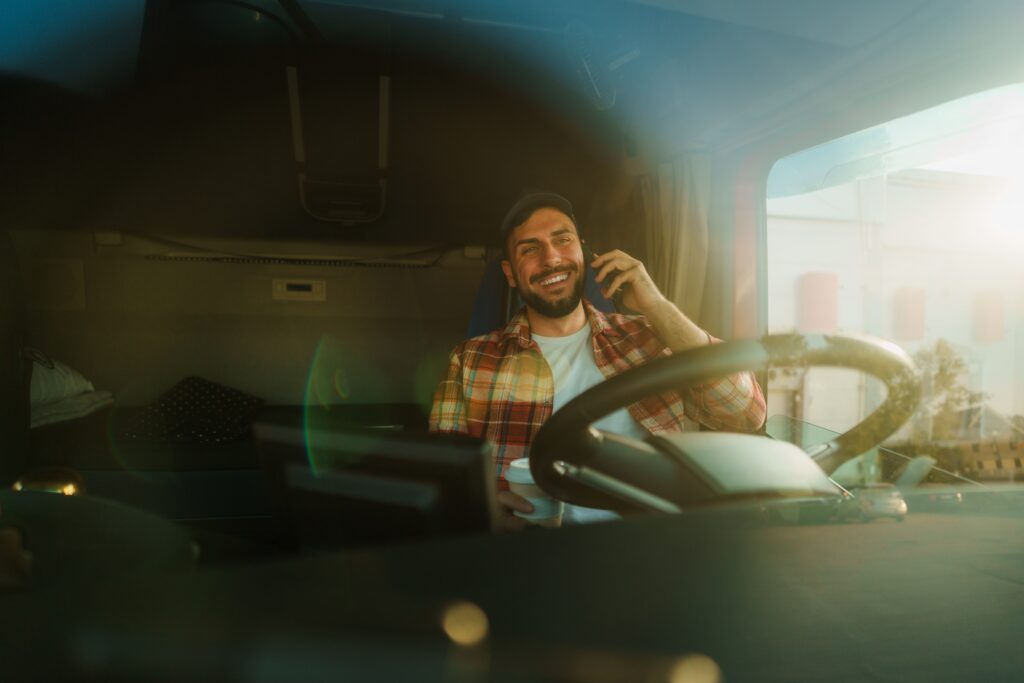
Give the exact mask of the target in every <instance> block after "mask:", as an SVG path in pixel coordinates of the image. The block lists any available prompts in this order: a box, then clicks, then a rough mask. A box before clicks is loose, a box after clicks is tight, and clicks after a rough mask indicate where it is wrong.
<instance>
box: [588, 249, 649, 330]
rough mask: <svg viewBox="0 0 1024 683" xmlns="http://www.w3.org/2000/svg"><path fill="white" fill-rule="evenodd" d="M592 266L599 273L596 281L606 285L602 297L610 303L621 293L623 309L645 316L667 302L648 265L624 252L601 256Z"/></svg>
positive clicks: (592, 262)
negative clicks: (616, 294) (617, 293)
mask: <svg viewBox="0 0 1024 683" xmlns="http://www.w3.org/2000/svg"><path fill="white" fill-rule="evenodd" d="M590 265H591V266H592V267H593V268H594V270H595V271H597V276H596V278H595V279H596V280H597V282H598V283H600V284H601V285H602V287H601V293H602V294H604V296H605V298H606V299H611V298H612V297H613V296H614V295H615V293H616V292H618V291H620V290H621V291H622V303H623V305H625V306H626V307H627V308H630V309H632V310H634V311H636V312H637V313H641V314H647V313H649V312H650V311H652V310H654V309H655V308H656V307H658V306H660V305H662V304H664V303H665V301H666V299H665V296H664V295H663V294H662V293H661V292H660V291H659V290H658V286H657V285H655V284H654V280H652V279H651V276H650V275H649V274H648V273H647V269H646V268H645V267H644V264H643V263H642V262H641V261H640V260H639V259H635V258H633V257H632V256H630V255H629V254H627V253H626V252H624V251H622V250H621V249H616V250H614V251H609V252H607V253H605V254H601V255H600V256H598V257H597V258H596V259H594V260H593V261H591V263H590Z"/></svg>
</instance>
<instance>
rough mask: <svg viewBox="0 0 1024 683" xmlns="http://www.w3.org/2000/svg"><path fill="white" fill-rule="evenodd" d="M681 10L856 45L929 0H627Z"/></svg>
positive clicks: (879, 33) (840, 43)
mask: <svg viewBox="0 0 1024 683" xmlns="http://www.w3.org/2000/svg"><path fill="white" fill-rule="evenodd" d="M629 1H630V2H632V3H634V4H640V5H647V6H649V7H656V8H659V9H664V10H670V11H673V12H679V13H682V14H690V15H694V16H699V17H704V18H706V19H713V20H715V21H720V22H724V23H728V24H736V25H739V26H746V27H749V28H756V29H761V30H764V31H771V32H773V33H779V34H783V35H789V36H794V37H798V38H804V39H806V40H814V41H818V42H822V43H828V44H831V45H835V46H838V47H856V46H858V45H862V44H864V43H866V42H868V41H869V40H871V39H873V38H876V37H877V36H879V35H881V34H883V33H884V32H885V31H887V30H889V29H890V28H892V27H894V26H896V25H898V24H899V23H900V22H901V21H903V20H904V19H906V18H907V17H908V16H910V15H911V14H913V13H914V12H915V11H917V10H918V9H920V8H921V7H923V6H924V5H927V4H929V3H930V2H931V0H857V2H850V0H773V1H772V2H761V1H757V2H751V1H750V0H629Z"/></svg>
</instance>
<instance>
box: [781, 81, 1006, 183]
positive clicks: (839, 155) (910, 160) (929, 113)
mask: <svg viewBox="0 0 1024 683" xmlns="http://www.w3.org/2000/svg"><path fill="white" fill-rule="evenodd" d="M1008 144H1010V145H1014V144H1015V145H1024V84H1014V85H1010V86H1005V87H1002V88H996V89H994V90H988V91H985V92H982V93H977V94H975V95H971V96H969V97H964V98H961V99H959V100H954V101H953V102H947V103H945V104H942V105H940V106H937V107H932V108H931V109H925V110H924V111H920V112H917V113H915V114H911V115H909V116H904V117H902V118H899V119H895V120H893V121H889V122H888V123H884V124H882V125H879V126H874V127H873V128H868V129H865V130H862V131H859V132H857V133H852V134H850V135H846V136H843V137H841V138H837V139H835V140H832V141H830V142H826V143H824V144H822V145H818V146H816V147H811V148H809V149H805V150H803V151H801V152H797V153H796V154H792V155H790V156H788V157H784V158H782V159H780V160H779V161H777V162H776V163H775V166H774V167H772V170H771V173H769V175H768V188H767V194H768V198H769V199H776V198H779V197H790V196H794V195H801V194H806V193H808V192H816V191H819V190H824V189H826V188H829V187H834V186H836V185H842V184H844V183H849V182H852V181H854V180H862V179H865V178H873V177H877V176H882V175H886V174H890V173H895V172H898V171H902V170H906V169H909V168H919V167H922V166H925V167H926V166H929V165H931V164H936V163H939V162H942V161H944V160H948V159H952V158H958V157H966V156H970V155H977V154H979V151H980V150H984V149H986V148H991V147H993V146H997V147H999V148H1001V149H1005V147H1006V145H1008ZM940 170H941V169H940Z"/></svg>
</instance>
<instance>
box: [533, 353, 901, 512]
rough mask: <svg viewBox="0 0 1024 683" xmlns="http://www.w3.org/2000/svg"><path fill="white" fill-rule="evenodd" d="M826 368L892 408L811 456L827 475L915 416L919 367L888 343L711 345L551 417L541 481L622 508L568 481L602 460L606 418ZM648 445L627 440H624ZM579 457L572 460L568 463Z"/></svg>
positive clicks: (536, 450) (543, 432)
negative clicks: (740, 383) (771, 371)
mask: <svg viewBox="0 0 1024 683" xmlns="http://www.w3.org/2000/svg"><path fill="white" fill-rule="evenodd" d="M775 366H787V367H811V366H826V367H840V368H849V369H854V370H860V371H862V372H865V373H868V374H870V375H872V376H874V377H876V378H878V379H880V380H881V381H882V382H884V383H885V385H886V387H887V389H888V393H887V395H886V397H885V400H884V401H883V402H882V404H881V405H879V406H878V407H877V408H876V409H875V410H874V411H872V413H871V414H870V415H868V416H867V417H865V418H864V419H863V420H861V421H860V422H859V423H858V424H856V425H855V426H854V427H852V428H851V429H849V430H848V431H846V432H844V433H843V434H840V435H839V436H837V437H835V438H834V439H832V440H831V441H829V442H828V443H826V444H822V445H821V446H817V447H815V448H813V449H810V450H809V451H808V454H809V455H810V456H811V457H812V458H813V459H814V460H815V461H816V462H817V463H818V464H819V465H820V466H821V467H822V469H823V470H825V471H826V473H827V472H829V471H834V469H835V468H836V467H838V466H839V465H841V464H842V463H843V462H845V461H846V460H849V459H850V458H852V457H855V456H856V455H859V454H860V453H863V452H864V451H866V450H868V449H869V448H871V447H873V446H875V445H877V444H878V443H881V442H882V441H884V440H885V439H886V438H887V437H888V436H890V435H891V434H893V433H894V432H895V431H896V430H897V429H899V428H900V426H902V425H903V424H904V423H905V422H906V421H907V419H908V418H909V417H910V416H911V414H913V412H914V410H915V408H916V407H917V404H918V401H919V400H920V395H921V385H920V380H919V379H918V375H917V370H916V368H915V367H914V363H913V361H912V360H911V359H910V357H909V356H908V355H907V354H906V352H905V351H903V350H902V349H901V348H899V347H898V346H896V345H895V344H892V343H891V342H887V341H884V340H881V339H874V338H867V337H852V336H842V335H797V334H784V335H770V336H766V337H763V338H761V339H760V340H743V341H735V342H725V343H722V344H711V345H707V346H702V347H698V348H695V349H691V350H689V351H685V352H683V353H676V354H673V355H671V356H666V357H664V358H658V359H655V360H653V361H651V362H649V363H646V364H644V365H642V366H640V367H638V368H634V369H632V370H629V371H627V372H624V373H622V374H619V375H616V376H615V377H612V378H610V379H608V380H606V381H604V382H602V383H600V384H598V385H596V386H594V387H591V388H590V389H588V390H587V391H585V392H583V393H582V394H580V395H579V396H577V397H576V398H574V399H573V400H571V401H570V402H569V403H567V404H566V405H565V406H564V407H563V408H562V409H561V410H559V411H558V412H557V413H555V414H554V415H552V416H551V418H549V419H548V421H547V422H546V423H545V424H544V425H543V426H542V427H541V429H540V431H539V432H538V433H537V436H536V437H535V439H534V441H533V445H532V446H531V448H530V470H531V472H532V473H533V478H534V481H536V482H537V484H538V485H539V486H540V487H541V488H542V489H544V491H546V492H547V493H548V494H550V495H552V496H554V497H555V498H558V499H560V500H564V501H566V502H569V503H573V504H576V505H583V506H586V507H603V508H608V507H614V506H615V505H614V503H616V502H617V501H614V500H613V499H612V498H610V497H609V496H608V494H606V493H603V492H599V491H596V490H594V489H591V488H589V487H587V486H585V485H583V484H581V483H580V482H578V481H575V480H573V479H571V478H569V477H567V476H565V475H564V471H565V468H564V467H563V466H562V465H561V462H568V463H571V464H573V465H588V464H592V463H593V461H594V460H595V459H596V458H597V456H598V455H599V453H600V451H601V448H602V442H603V440H604V439H603V437H602V434H601V432H600V431H599V430H597V429H595V428H593V427H592V426H591V425H592V424H593V423H594V422H596V421H597V420H599V419H601V418H602V417H604V416H605V415H608V414H610V413H612V412H614V411H616V410H618V409H620V408H623V407H626V406H628V405H631V404H633V403H636V402H637V401H639V400H641V399H643V398H645V397H647V396H651V395H654V394H658V393H662V392H665V391H670V390H676V391H684V390H685V389H686V388H688V387H691V386H694V385H698V384H702V383H706V382H708V381H710V380H713V379H716V378H719V377H724V376H726V375H730V374H733V373H736V372H743V371H752V372H758V371H761V370H765V369H767V368H769V367H775ZM617 441H618V442H619V447H620V448H621V445H622V444H623V443H625V444H627V445H628V444H634V445H635V447H636V449H637V450H638V451H641V450H645V449H644V448H643V444H641V443H640V442H637V441H633V440H631V439H627V438H625V437H619V438H618V439H617ZM567 454H571V456H572V457H566V456H567Z"/></svg>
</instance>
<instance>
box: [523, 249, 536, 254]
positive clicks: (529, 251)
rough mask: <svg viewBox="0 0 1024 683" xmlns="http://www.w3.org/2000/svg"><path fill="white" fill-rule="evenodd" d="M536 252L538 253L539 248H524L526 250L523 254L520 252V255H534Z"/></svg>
mask: <svg viewBox="0 0 1024 683" xmlns="http://www.w3.org/2000/svg"><path fill="white" fill-rule="evenodd" d="M535 251H537V247H525V248H524V249H523V250H522V251H521V252H519V253H521V254H532V253H533V252H535Z"/></svg>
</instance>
